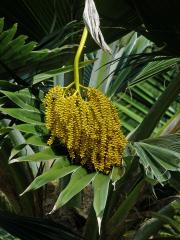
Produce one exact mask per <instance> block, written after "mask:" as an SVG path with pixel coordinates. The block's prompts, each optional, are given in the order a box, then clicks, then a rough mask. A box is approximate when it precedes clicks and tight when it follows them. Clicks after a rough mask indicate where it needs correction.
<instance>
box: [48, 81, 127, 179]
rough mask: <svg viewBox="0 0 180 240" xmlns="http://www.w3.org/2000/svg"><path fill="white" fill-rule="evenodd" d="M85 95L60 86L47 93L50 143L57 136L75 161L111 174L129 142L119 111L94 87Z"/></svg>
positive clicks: (90, 168) (86, 91)
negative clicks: (122, 128) (123, 130)
mask: <svg viewBox="0 0 180 240" xmlns="http://www.w3.org/2000/svg"><path fill="white" fill-rule="evenodd" d="M82 96H83V97H82ZM82 96H81V95H80V94H79V93H78V92H77V91H75V90H74V91H73V90H71V89H66V88H62V87H60V86H56V87H53V88H51V89H50V90H49V92H48V93H47V94H46V96H45V98H44V106H45V123H46V127H47V128H48V129H49V130H50V133H51V137H50V139H49V140H48V144H49V145H51V144H52V143H53V142H54V140H55V139H58V140H59V141H60V142H61V143H63V144H64V145H65V146H66V147H67V149H68V152H69V155H70V158H71V159H72V162H73V163H75V164H81V165H84V166H85V167H86V168H87V169H89V170H90V171H99V172H102V173H104V174H109V172H110V171H111V170H112V168H113V167H114V166H121V165H122V154H123V151H124V148H125V146H126V143H127V141H126V139H125V136H124V135H123V133H122V131H121V124H120V120H119V116H118V113H117V111H116V109H115V107H114V106H113V105H112V103H111V102H110V101H109V99H108V98H107V97H106V96H104V95H103V94H102V93H101V92H100V91H98V90H97V89H95V88H87V89H86V90H85V91H84V92H83V94H82Z"/></svg>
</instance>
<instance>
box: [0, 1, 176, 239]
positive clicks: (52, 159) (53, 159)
mask: <svg viewBox="0 0 180 240" xmlns="http://www.w3.org/2000/svg"><path fill="white" fill-rule="evenodd" d="M32 6H33V4H32ZM48 24H49V23H48ZM73 24H74V23H72V25H73ZM0 29H2V33H1V42H0V44H1V46H2V49H3V50H2V52H1V58H0V59H1V66H2V70H1V76H3V77H4V78H6V79H7V80H1V81H0V87H1V124H0V125H1V139H0V140H1V158H2V161H1V165H0V174H1V178H2V179H3V181H2V182H1V184H0V188H1V190H2V191H3V192H4V193H5V195H6V196H7V198H8V200H9V203H10V205H11V207H13V211H14V212H15V213H16V214H22V215H26V216H34V217H35V216H39V217H40V216H44V215H45V214H46V213H47V212H46V210H45V209H44V208H43V203H44V201H45V200H44V198H45V197H46V196H47V194H46V193H47V188H45V187H44V185H45V184H47V183H49V182H51V181H55V180H56V181H57V180H59V179H61V181H60V183H61V192H60V195H59V197H58V198H57V201H56V203H55V206H54V208H53V209H52V212H54V211H56V210H57V209H58V208H60V207H62V206H63V205H65V204H66V205H67V202H69V201H70V200H71V205H73V206H75V207H77V206H78V205H79V202H80V200H81V197H80V196H81V193H82V190H83V189H84V188H85V187H86V186H88V185H89V184H90V183H92V188H93V192H94V197H93V201H92V208H91V209H90V211H89V214H88V218H87V219H86V223H85V224H84V226H83V227H84V229H83V231H82V236H84V238H85V239H87V240H88V239H91V240H93V239H107V240H108V239H119V238H120V237H121V238H122V239H138V240H139V239H148V238H149V237H151V236H154V239H156V237H159V236H160V237H162V236H163V234H166V236H168V237H171V238H172V239H173V238H174V239H175V238H177V237H178V236H179V235H178V234H179V232H178V226H179V225H178V224H179V223H178V214H179V205H178V201H179V197H178V195H177V194H178V191H179V189H180V186H179V182H178V178H179V168H180V151H179V149H180V134H179V133H173V134H170V135H168V136H160V132H161V126H163V127H165V123H166V122H167V120H168V119H170V120H169V121H171V120H172V119H173V118H174V114H175V112H176V110H177V109H178V107H179V102H178V100H177V95H178V93H179V90H180V85H179V73H178V70H177V69H176V66H178V63H179V61H180V59H179V58H167V57H166V56H164V55H163V56H156V55H158V54H154V53H153V54H152V51H153V47H154V45H152V43H151V42H150V41H148V40H147V39H145V38H144V37H142V36H138V35H137V34H136V33H131V34H130V35H128V36H126V37H125V38H123V39H121V41H120V42H119V41H118V42H115V43H114V44H113V45H112V46H111V48H112V50H113V53H114V54H113V56H109V55H107V54H106V53H103V52H102V50H99V51H98V52H97V53H95V54H87V56H86V59H85V61H83V62H81V63H80V67H79V59H80V55H81V51H82V50H83V47H84V44H85V39H86V37H87V30H86V28H85V30H84V32H83V35H82V40H81V43H80V46H79V48H78V51H77V54H76V58H75V63H74V66H73V65H68V64H67V63H68V62H70V63H72V60H71V61H68V60H67V58H66V57H64V63H63V65H64V64H65V63H66V66H63V65H62V66H61V67H59V68H58V69H57V68H56V69H53V70H52V68H53V67H57V61H56V60H57V58H59V54H61V55H62V56H66V54H67V52H66V51H68V50H69V49H71V48H72V47H74V45H71V46H69V45H68V46H67V45H65V46H61V45H53V44H52V45H51V48H52V46H58V48H56V49H55V50H54V49H52V50H36V49H35V50H33V51H32V49H33V47H34V46H35V45H34V43H28V44H27V45H25V44H24V37H22V36H20V37H18V38H16V39H14V40H12V39H13V36H14V33H15V30H16V29H15V27H13V28H12V29H10V30H7V31H3V20H1V27H0ZM47 29H49V26H48V27H47ZM56 36H58V35H56ZM71 36H75V35H74V34H73V33H72V32H71ZM20 39H21V40H20ZM52 39H53V38H52ZM47 42H48V41H47ZM29 46H31V47H29ZM42 46H46V45H45V44H44V45H43V44H42V45H41V47H42ZM59 46H61V47H60V48H59ZM48 47H49V45H48ZM37 48H38V46H37ZM7 49H9V52H8V51H7ZM17 49H21V51H20V50H19V52H18V54H17V52H14V51H17ZM24 49H28V50H24ZM6 54H7V56H6ZM72 54H73V52H71V53H69V52H68V57H69V56H71V57H72ZM13 56H14V58H13ZM87 58H88V60H87ZM96 59H98V60H96ZM62 61H63V60H61V62H62ZM49 63H51V64H50V65H49ZM29 65H32V68H30V69H29ZM73 68H74V73H75V74H74V76H75V77H74V81H67V77H72V75H70V74H69V73H70V72H72V70H73ZM80 68H83V69H84V71H83V70H80ZM45 69H46V70H47V71H45V72H44V70H45ZM104 69H106V71H104ZM96 70H97V71H96ZM80 71H81V72H80ZM165 71H166V72H165ZM37 72H38V74H37ZM79 72H80V76H83V77H82V78H81V79H82V81H81V82H79V77H80V76H79ZM104 72H105V75H104ZM158 74H161V75H158ZM158 76H161V78H162V79H163V81H165V80H167V81H168V84H167V86H166V87H164V86H163V81H162V82H159V83H157V81H158ZM170 78H173V79H170ZM69 82H70V85H68V86H67V84H68V83H69ZM59 85H61V87H59ZM74 86H75V88H74ZM92 86H93V87H95V88H97V89H99V90H102V91H103V92H104V94H107V96H108V97H109V99H111V102H110V100H109V99H108V98H107V97H104V96H103V94H102V93H100V92H99V90H95V89H91V87H92ZM157 86H158V90H157ZM49 89H50V90H49ZM74 89H76V91H75V90H74ZM128 89H130V90H129V93H128V92H127V90H128ZM155 89H156V90H157V91H156V93H153V94H151V95H149V93H151V92H152V91H153V92H154V91H155ZM74 93H75V94H74ZM76 93H78V94H77V95H76ZM131 93H135V96H134V95H133V94H132V96H131ZM72 94H73V95H72ZM80 95H81V96H82V98H81V97H80ZM92 96H93V97H92ZM157 97H158V99H157ZM44 99H45V100H44ZM83 99H84V100H83ZM174 101H176V102H175V103H174ZM146 102H147V103H148V104H146ZM52 103H53V104H54V105H55V106H57V107H58V113H57V110H55V109H54V108H53V105H52ZM62 103H63V104H62ZM112 104H113V105H114V106H116V107H117V108H118V109H119V110H120V111H121V117H120V119H122V120H121V122H122V126H123V129H124V132H126V134H128V133H130V134H129V135H128V143H127V144H126V140H125V139H124V137H123V135H121V132H120V133H119V130H117V128H119V125H118V124H119V123H118V121H119V120H117V115H116V114H115V115H113V114H114V107H113V105H112ZM67 106H68V107H67ZM169 106H170V107H169ZM66 107H67V108H66ZM168 108H169V109H168ZM87 109H94V110H93V111H94V112H93V113H94V114H93V115H88V117H89V119H92V121H90V120H89V122H88V124H89V123H90V124H89V125H87V126H85V127H83V125H82V123H81V120H82V122H83V119H85V116H86V114H87V113H88V110H87ZM149 109H150V110H149ZM96 110H97V111H96ZM106 111H107V112H106ZM59 112H60V113H61V118H60V117H59ZM91 112H92V111H91ZM98 113H101V114H100V115H99V114H98ZM107 113H108V114H107ZM74 114H76V115H74ZM164 114H165V115H164ZM163 115H164V118H162V116H163ZM62 116H63V117H62ZM78 117H79V120H78ZM67 118H68V119H69V121H67ZM61 119H62V120H61ZM70 119H73V121H70ZM112 119H113V121H112ZM100 120H101V121H100ZM98 121H99V122H100V123H101V125H100V127H99V128H98V131H99V132H98V134H97V132H93V131H94V129H93V128H92V126H93V124H96V125H97V126H98V124H99V122H98ZM111 121H112V122H111ZM159 121H160V125H159V126H158V128H157V124H158V123H159ZM59 122H60V123H61V125H59ZM66 122H67V123H66ZM85 123H86V124H87V122H86V121H85ZM75 124H79V125H78V126H75ZM168 124H169V122H168ZM75 127H76V128H75ZM90 127H91V131H89V129H90ZM47 128H49V131H48V129H47ZM55 128H56V129H55ZM75 129H78V131H79V132H80V133H81V134H80V133H78V134H77V133H76V135H75V133H74V132H75ZM84 129H86V131H84ZM103 129H105V130H104V132H105V133H104V132H103ZM106 129H109V130H108V131H109V137H111V139H115V136H116V135H117V136H119V137H120V139H121V141H119V142H118V140H117V139H115V140H114V146H113V147H114V151H116V152H118V154H119V155H121V152H122V150H123V148H124V145H125V144H126V149H125V151H124V156H123V161H119V160H122V159H119V158H116V157H114V156H115V154H114V153H113V154H112V152H110V154H109V158H108V157H107V156H108V154H107V155H103V154H104V151H106V148H107V146H109V140H108V139H107V137H106ZM112 129H116V131H114V132H113V131H112ZM92 132H93V133H94V138H95V139H97V141H96V142H95V141H94V142H95V144H94V142H93V141H92V140H93V138H89V137H88V136H91V134H92ZM87 133H88V134H89V135H88V134H87ZM110 133H111V134H110ZM113 134H114V136H113ZM118 134H119V135H118ZM50 135H51V137H52V138H50V142H49V141H48V139H49V137H50ZM66 135H67V136H68V139H67V138H66ZM100 136H102V137H103V138H105V145H104V144H103V141H101V139H100ZM150 136H151V137H150ZM75 137H76V138H75ZM71 138H72V139H71ZM76 141H78V144H77V143H76ZM72 142H73V145H72ZM117 142H118V144H119V145H118V147H117V145H116V144H117ZM48 143H49V144H50V143H51V146H49V145H48ZM83 144H84V145H83ZM93 144H94V145H93ZM91 145H92V146H93V148H92V146H91ZM79 146H80V147H79ZM83 146H84V148H83ZM119 146H120V147H119ZM95 147H96V151H95V152H94V154H95V160H93V159H94V158H93V157H92V155H91V154H92V152H93V150H94V149H95ZM97 147H99V149H98V148H97ZM100 149H102V151H100ZM88 154H89V156H88ZM99 155H103V158H102V159H106V161H107V162H108V163H109V165H106V164H105V163H104V162H103V161H101V162H98V161H99V160H98V158H99ZM74 156H75V157H76V158H75V160H74V161H72V159H73V157H74ZM83 156H85V157H84V158H83ZM110 157H111V158H113V160H114V161H116V165H113V163H112V162H110V160H111V159H110ZM93 161H94V162H93ZM21 162H22V163H21ZM9 163H13V164H10V165H9ZM110 163H111V164H110ZM14 165H15V166H14ZM70 175H71V177H70V178H69V179H68V178H67V176H70ZM65 182H66V184H65ZM67 182H68V184H67ZM62 185H63V186H62ZM161 185H162V186H164V185H166V186H168V187H169V188H170V185H171V186H173V194H172V196H169V195H168V197H169V199H165V200H164V199H163V200H164V202H163V201H162V203H161V205H160V207H159V208H158V207H157V204H158V203H159V202H160V201H159V200H155V199H153V196H152V192H153V191H154V192H155V193H156V192H157V190H156V189H158V188H160V189H162V187H161ZM57 186H58V187H60V186H59V185H57ZM26 187H27V188H26ZM42 187H43V188H42ZM171 188H172V187H171ZM37 189H38V190H37ZM30 190H36V191H30ZM151 191H152V192H151ZM27 192H28V193H27ZM19 193H23V196H22V197H20V198H19V196H18V195H19ZM147 193H148V194H147ZM77 194H79V196H78V197H76V199H75V198H74V197H75V196H77ZM21 195H22V194H21ZM140 195H142V198H140ZM149 197H150V206H148V205H149V204H148V203H147V199H148V198H149ZM166 205H167V206H166ZM27 206H28V208H27ZM142 206H143V207H142ZM151 206H152V209H151V210H153V211H157V210H159V212H158V213H153V215H152V214H151V213H150V214H149V215H147V213H148V212H149V209H150V207H151ZM165 206H166V207H165ZM6 208H7V209H8V207H6ZM161 208H162V209H161ZM52 212H51V213H52ZM150 217H153V219H151V220H150V221H147V223H145V224H144V226H142V227H140V225H141V224H142V223H143V222H144V220H146V219H147V218H150ZM11 219H12V218H11V217H9V219H7V222H4V225H3V221H4V218H3V217H2V220H1V221H0V223H1V226H2V227H4V228H5V229H7V230H8V231H10V232H12V233H13V234H15V235H16V236H18V237H20V238H22V239H27V237H28V239H39V238H38V237H39V236H42V234H44V233H43V231H44V229H45V228H46V229H47V227H46V224H45V222H43V220H42V221H41V220H38V223H37V220H35V219H33V218H31V219H24V218H19V219H22V221H20V224H19V225H18V226H16V227H17V228H16V229H17V230H18V231H19V228H21V226H24V225H25V224H26V223H27V222H28V224H30V225H31V226H34V225H35V226H39V230H38V229H37V231H36V229H35V228H32V229H30V230H31V234H32V237H31V238H30V236H29V234H30V233H29V229H27V230H26V231H23V233H21V234H19V235H18V234H17V230H13V231H11V227H10V225H8V224H9V221H12V220H11ZM14 219H16V218H14ZM13 221H14V220H13ZM15 221H16V220H15ZM6 223H7V225H8V227H6ZM11 223H12V222H11ZM48 224H49V223H48ZM163 224H165V225H163ZM42 225H43V227H42ZM54 226H55V225H54ZM58 227H59V226H58ZM53 228H56V227H53V224H52V229H51V228H48V229H47V234H45V235H46V236H44V239H46V238H45V237H47V239H56V238H57V237H58V235H56V236H55V235H53V238H48V237H49V235H50V233H51V231H52V232H53V231H54V230H53ZM60 228H61V230H62V231H63V227H62V226H60ZM33 229H34V230H35V231H33ZM92 229H93V231H92ZM138 229H139V230H138ZM137 230H138V231H137ZM55 231H56V230H55ZM136 231H137V233H136ZM26 234H27V235H26ZM58 234H62V232H61V233H58ZM63 234H64V239H71V238H70V236H68V232H67V231H64V232H63ZM68 237H69V238H68ZM71 237H72V239H77V235H75V234H74V235H73V234H72V236H71ZM78 237H79V236H78ZM140 237H141V238H140Z"/></svg>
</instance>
